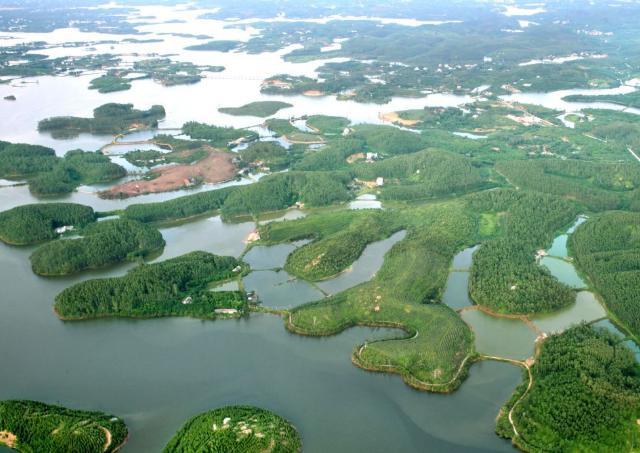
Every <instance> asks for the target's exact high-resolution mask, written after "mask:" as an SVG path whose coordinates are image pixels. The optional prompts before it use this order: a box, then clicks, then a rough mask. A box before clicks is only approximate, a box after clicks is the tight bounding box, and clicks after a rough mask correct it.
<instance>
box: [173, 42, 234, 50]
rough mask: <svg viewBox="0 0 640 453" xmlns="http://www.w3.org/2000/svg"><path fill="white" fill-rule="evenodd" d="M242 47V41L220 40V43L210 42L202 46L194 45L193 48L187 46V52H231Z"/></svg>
mask: <svg viewBox="0 0 640 453" xmlns="http://www.w3.org/2000/svg"><path fill="white" fill-rule="evenodd" d="M241 45H242V41H231V40H218V41H208V42H205V43H202V44H194V45H193V46H187V47H185V50H200V51H214V52H230V51H232V50H235V49H237V48H238V47H240V46H241Z"/></svg>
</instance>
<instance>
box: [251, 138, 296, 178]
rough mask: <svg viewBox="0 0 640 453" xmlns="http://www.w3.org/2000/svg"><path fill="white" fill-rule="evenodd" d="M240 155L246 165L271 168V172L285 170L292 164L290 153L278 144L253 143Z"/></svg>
mask: <svg viewBox="0 0 640 453" xmlns="http://www.w3.org/2000/svg"><path fill="white" fill-rule="evenodd" d="M238 154H240V158H241V159H242V161H243V162H244V163H245V164H247V165H255V166H263V167H269V169H270V170H271V171H279V170H284V169H286V168H288V167H289V164H290V162H291V156H290V155H289V151H288V150H287V149H286V148H285V147H284V146H282V145H280V144H279V143H277V142H256V143H252V144H251V145H249V146H247V147H246V148H245V149H243V150H241V151H239V152H238Z"/></svg>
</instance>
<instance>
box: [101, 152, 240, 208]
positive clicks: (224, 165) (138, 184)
mask: <svg viewBox="0 0 640 453" xmlns="http://www.w3.org/2000/svg"><path fill="white" fill-rule="evenodd" d="M232 160H233V154H231V153H227V152H221V151H213V150H212V151H210V152H209V155H208V156H207V157H205V158H204V159H202V160H199V161H198V162H196V163H194V164H192V165H170V166H164V167H160V168H156V169H154V170H151V173H156V174H158V176H156V177H155V178H154V179H151V180H143V179H139V180H135V181H129V182H126V183H124V184H119V185H117V186H114V187H112V188H110V189H109V190H106V191H104V192H100V194H99V195H100V197H101V198H128V197H135V196H137V195H142V194H146V193H159V192H169V191H172V190H178V189H182V188H184V187H191V186H194V185H196V184H199V183H209V184H214V183H220V182H225V181H229V180H230V179H232V178H233V177H234V176H235V175H236V167H235V165H234V164H233V162H232Z"/></svg>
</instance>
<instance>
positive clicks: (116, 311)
mask: <svg viewBox="0 0 640 453" xmlns="http://www.w3.org/2000/svg"><path fill="white" fill-rule="evenodd" d="M245 270H246V269H245V267H244V266H243V264H242V262H240V261H238V260H237V259H236V258H233V257H229V256H217V255H213V254H211V253H207V252H192V253H188V254H186V255H182V256H179V257H177V258H172V259H169V260H166V261H161V262H159V263H154V264H142V265H140V266H138V267H136V268H134V269H132V270H131V271H129V272H128V273H127V274H126V275H125V276H124V277H114V278H100V279H93V280H87V281H84V282H81V283H78V284H76V285H73V286H71V287H69V288H67V289H65V290H64V291H62V292H61V293H60V294H58V296H56V302H55V312H56V314H57V315H58V316H59V317H60V318H61V319H63V320H82V319H92V318H105V317H129V318H155V317H162V316H190V317H194V318H202V319H216V318H217V317H219V316H223V317H226V316H234V317H235V316H240V315H241V314H243V313H244V312H245V311H246V310H247V300H246V296H245V294H244V292H242V291H210V290H209V285H211V284H215V283H220V282H224V281H226V280H230V279H232V278H237V277H238V276H240V275H242V273H243V271H245Z"/></svg>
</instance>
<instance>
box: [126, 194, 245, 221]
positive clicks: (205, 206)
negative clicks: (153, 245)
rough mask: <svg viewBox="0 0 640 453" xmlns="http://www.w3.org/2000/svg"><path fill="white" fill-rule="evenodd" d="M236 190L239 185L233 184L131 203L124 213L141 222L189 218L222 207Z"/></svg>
mask: <svg viewBox="0 0 640 453" xmlns="http://www.w3.org/2000/svg"><path fill="white" fill-rule="evenodd" d="M236 190H238V187H233V186H232V187H226V188H224V189H218V190H210V191H207V192H200V193H196V194H193V195H185V196H183V197H178V198H174V199H172V200H167V201H160V202H156V203H142V204H131V205H129V206H127V207H126V209H125V210H124V212H123V215H124V216H125V217H127V218H129V219H135V220H139V221H140V222H164V221H172V220H182V219H187V218H189V217H195V216H198V215H202V214H207V213H212V212H213V211H215V210H218V209H220V208H221V207H222V205H223V204H224V202H225V200H226V199H227V197H229V195H230V194H231V193H233V192H235V191H236Z"/></svg>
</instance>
